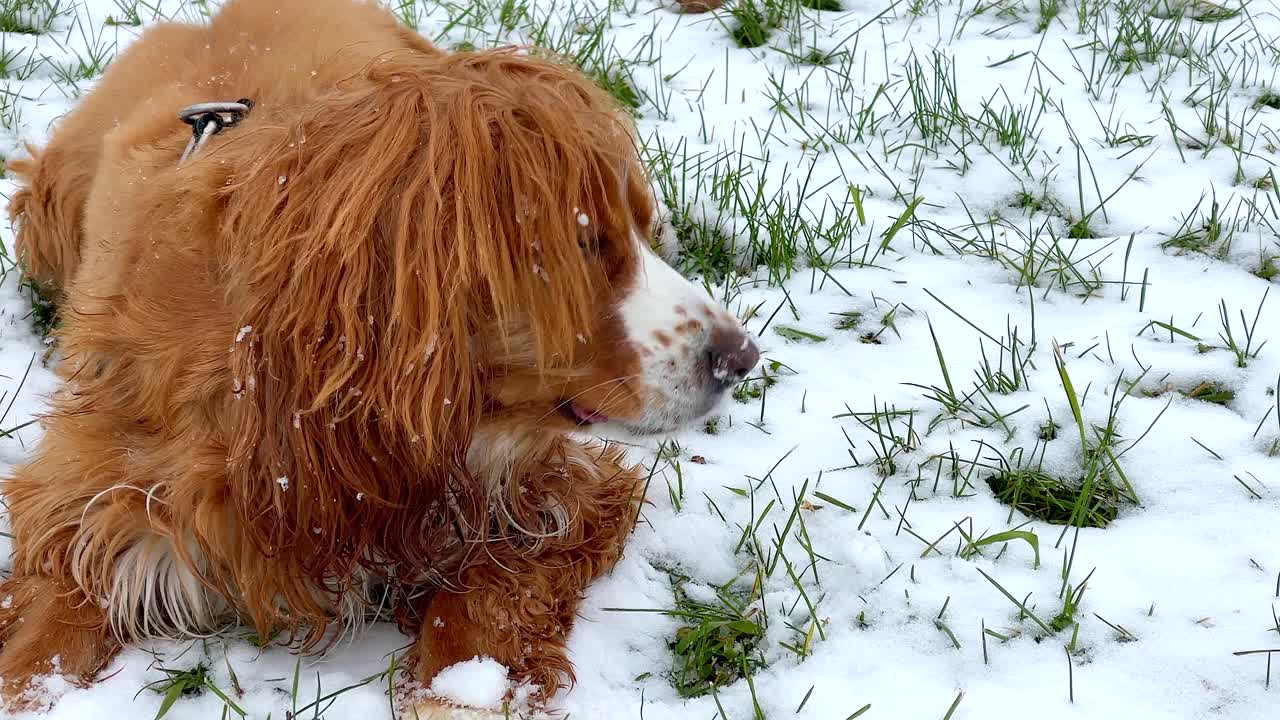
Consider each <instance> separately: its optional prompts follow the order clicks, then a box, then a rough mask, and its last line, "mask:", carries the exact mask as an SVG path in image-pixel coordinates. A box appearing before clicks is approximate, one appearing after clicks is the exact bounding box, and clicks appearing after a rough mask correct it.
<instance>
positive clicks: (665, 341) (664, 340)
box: [653, 330, 671, 347]
mask: <svg viewBox="0 0 1280 720" xmlns="http://www.w3.org/2000/svg"><path fill="white" fill-rule="evenodd" d="M653 337H654V338H655V339H656V340H657V341H658V344H659V345H661V346H662V347H671V336H670V335H668V334H666V333H665V332H663V331H661V330H654V331H653Z"/></svg>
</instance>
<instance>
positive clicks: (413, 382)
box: [199, 52, 759, 482]
mask: <svg viewBox="0 0 1280 720" xmlns="http://www.w3.org/2000/svg"><path fill="white" fill-rule="evenodd" d="M241 132H242V136H241V140H236V139H234V138H233V139H230V140H227V141H225V144H223V145H221V146H219V147H217V148H215V149H214V150H213V151H212V152H209V153H206V155H205V156H203V157H201V158H200V159H199V164H202V165H204V166H206V167H207V168H213V170H211V172H223V173H227V174H228V177H226V179H225V181H220V182H221V184H222V187H223V190H222V192H221V193H220V198H221V202H222V206H221V208H220V209H219V215H220V218H221V227H222V233H223V237H224V242H225V243H227V246H228V252H229V253H233V254H234V255H235V257H234V259H233V260H232V262H231V266H232V267H233V268H234V272H235V273H236V275H237V277H234V278H232V283H231V286H232V287H233V288H234V290H233V294H234V295H236V296H235V297H233V298H232V302H233V303H234V304H236V305H237V306H238V307H240V308H241V317H240V321H239V323H238V332H237V333H236V337H235V338H228V342H229V343H230V344H231V346H232V353H233V361H232V366H233V372H234V373H235V378H234V387H235V388H236V390H237V393H238V395H239V397H240V400H239V401H237V402H240V403H241V407H243V408H244V409H243V410H242V411H240V412H241V416H242V417H241V420H240V421H239V422H240V423H241V426H242V427H243V432H245V433H247V434H249V435H251V436H252V437H253V440H252V442H251V443H250V442H249V441H246V443H245V445H246V446H245V447H241V448H235V449H233V453H252V454H253V455H254V456H256V457H257V458H258V460H257V463H256V464H260V465H281V464H285V465H288V464H294V465H296V464H297V463H298V462H303V463H306V464H311V465H313V466H314V467H313V471H320V472H323V471H324V469H322V468H321V467H319V466H320V465H322V464H323V463H326V462H332V459H333V457H334V456H338V457H339V458H341V459H342V460H343V462H344V463H355V462H357V461H359V462H363V461H361V460H359V457H358V456H360V455H363V456H366V457H373V458H374V461H375V462H378V461H380V460H381V459H384V458H385V459H386V460H390V461H394V458H397V457H400V458H402V459H403V458H407V457H408V456H416V457H417V458H418V459H420V460H428V459H430V458H431V457H439V456H440V453H441V452H442V451H443V452H449V448H453V450H454V451H458V450H460V451H461V452H463V453H465V451H466V445H467V443H469V440H470V436H471V433H472V432H473V431H474V429H475V427H476V426H477V423H478V422H479V420H480V418H481V417H483V416H484V415H486V414H499V413H502V414H506V415H508V416H514V417H519V418H523V419H524V420H523V421H524V422H537V423H540V424H544V425H550V426H554V427H559V428H561V429H569V428H571V427H573V426H577V425H585V424H594V423H603V422H612V423H616V424H618V425H621V426H623V427H625V428H628V429H630V430H632V431H635V432H640V433H652V432H661V431H666V430H671V429H674V428H677V427H679V426H681V425H684V424H687V423H690V422H692V421H695V420H696V419H698V418H699V417H701V416H702V415H704V414H705V413H707V412H708V411H709V410H710V409H711V408H712V407H713V406H714V405H715V403H716V402H717V401H718V400H719V399H720V398H721V397H722V396H723V395H724V394H725V392H726V390H727V389H728V388H729V387H731V386H732V385H733V384H734V383H736V382H737V381H739V380H740V379H742V378H743V377H744V376H745V375H746V374H747V373H748V372H749V371H750V370H751V369H752V368H753V367H754V365H755V364H756V362H757V360H758V357H759V353H758V351H757V350H756V348H755V345H754V344H753V343H752V341H751V340H750V338H749V337H748V336H747V335H746V334H745V332H744V331H743V328H742V327H741V325H740V323H739V322H738V321H737V320H736V319H735V318H734V317H733V316H732V315H730V314H729V313H727V312H726V311H724V310H723V309H721V308H720V307H719V306H718V305H717V304H716V303H715V302H713V301H712V299H711V298H710V297H709V296H708V295H707V293H706V292H705V291H703V290H702V289H700V288H698V287H697V286H695V285H693V284H691V283H690V282H688V281H687V280H685V279H684V278H682V277H681V276H680V275H679V274H678V273H677V272H675V271H674V270H673V269H672V268H670V267H669V266H668V265H666V264H665V263H664V262H663V261H662V260H661V259H660V258H659V257H658V256H657V255H656V254H655V253H654V251H653V249H652V244H653V242H654V240H653V234H654V232H655V225H656V223H655V222H654V203H653V199H652V195H651V191H650V188H649V186H648V182H647V179H646V177H645V173H644V171H643V168H642V166H641V164H640V161H639V159H638V156H637V152H636V149H635V144H634V139H633V134H632V132H631V128H630V125H629V124H628V123H627V122H626V121H625V120H624V118H623V116H622V115H621V114H620V113H618V112H617V111H616V107H615V104H614V103H613V102H612V101H611V99H610V98H609V97H608V96H607V95H606V94H605V93H603V92H602V91H600V90H599V89H597V88H596V87H595V86H593V85H592V84H591V83H590V81H589V80H587V79H586V78H585V77H583V76H582V75H581V74H580V73H578V72H577V71H575V70H573V69H570V68H567V67H565V66H563V65H561V64H558V63H554V62H551V61H547V60H541V59H537V58H533V57H529V56H526V55H523V54H519V53H516V52H485V53H465V54H455V55H449V56H424V55H413V54H406V55H404V56H389V57H386V58H383V59H381V60H380V61H378V62H375V63H373V64H372V65H371V66H369V67H368V68H367V69H366V71H365V72H363V73H362V74H360V75H359V76H357V77H353V78H351V79H350V80H349V81H347V82H346V83H344V84H342V85H341V86H339V87H337V88H334V89H333V90H332V91H330V92H329V93H328V94H326V95H325V96H323V97H321V98H319V99H318V100H316V101H315V102H313V103H311V104H310V105H308V106H307V107H305V108H303V109H302V110H301V111H300V112H299V110H298V109H297V108H293V109H284V108H280V109H276V108H272V107H270V105H269V104H268V103H262V104H260V105H259V107H258V108H256V109H255V117H253V118H251V121H250V122H249V123H247V124H246V129H245V130H243V131H241ZM249 445H251V447H249ZM289 470H290V468H287V467H280V468H278V469H273V470H270V472H280V473H284V472H287V471H289ZM338 470H340V471H343V472H347V473H353V472H355V470H356V469H355V468H354V467H353V466H349V467H347V468H345V469H342V468H338ZM294 471H297V469H296V468H295V469H294ZM261 472H268V471H267V470H266V469H263V470H261ZM370 482H373V480H372V479H371V480H370Z"/></svg>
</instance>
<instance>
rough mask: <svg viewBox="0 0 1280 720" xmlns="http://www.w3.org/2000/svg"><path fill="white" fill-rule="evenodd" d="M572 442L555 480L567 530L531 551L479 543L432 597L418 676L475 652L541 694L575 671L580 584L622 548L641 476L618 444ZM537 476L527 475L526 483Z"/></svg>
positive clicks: (426, 677) (415, 659)
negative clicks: (571, 651) (568, 645)
mask: <svg viewBox="0 0 1280 720" xmlns="http://www.w3.org/2000/svg"><path fill="white" fill-rule="evenodd" d="M572 452H573V453H581V455H580V456H579V457H578V458H577V459H576V461H570V462H567V463H566V465H565V468H566V471H565V472H564V473H563V474H562V475H560V476H559V478H558V480H557V481H556V483H555V485H556V490H557V492H556V493H555V496H556V498H557V499H558V501H560V502H561V503H562V504H563V506H564V507H563V508H562V510H563V511H564V512H563V516H562V517H563V518H564V520H565V521H566V526H565V527H564V528H563V531H562V532H561V533H560V534H558V535H557V536H556V537H553V538H549V539H546V540H545V541H544V542H543V544H542V545H541V546H540V547H539V549H538V550H536V551H534V552H532V553H530V552H529V551H527V550H525V549H522V548H520V547H518V545H519V543H518V542H516V543H512V542H507V541H499V542H490V543H488V544H486V545H485V546H484V547H483V548H482V549H480V550H479V551H478V552H479V553H484V555H483V559H482V560H481V561H480V562H479V563H478V564H474V565H472V566H470V567H468V568H467V569H465V570H464V571H463V572H462V573H461V575H460V577H459V578H458V582H457V584H458V588H459V589H457V590H450V589H446V590H440V591H439V592H438V593H437V594H436V595H435V596H434V597H433V598H432V599H431V601H430V603H429V605H428V606H427V608H426V611H425V613H424V614H423V616H422V617H421V622H422V628H421V632H420V635H419V638H418V641H417V643H416V646H415V648H414V653H413V656H412V658H411V662H412V663H413V665H412V667H413V673H414V675H415V677H416V679H417V680H418V681H419V682H421V683H423V684H424V685H426V684H429V683H430V682H431V680H432V678H434V677H435V675H436V674H437V673H438V672H439V671H440V670H443V669H444V668H446V667H449V666H450V665H453V664H455V663H458V662H463V661H466V660H470V659H472V658H474V657H476V656H486V657H490V658H492V659H494V660H497V661H498V662H500V663H502V664H503V665H505V666H506V667H507V668H508V669H509V670H510V671H511V674H512V678H511V679H512V680H513V681H514V682H516V683H526V682H527V683H530V684H532V685H534V686H535V689H536V692H537V698H538V699H546V698H548V697H550V696H551V695H552V694H554V693H555V692H556V691H557V690H558V689H560V688H561V687H562V686H564V685H565V683H566V682H569V683H571V682H572V681H573V677H574V673H573V667H572V665H571V663H570V662H569V659H568V656H567V653H566V651H565V639H566V638H567V636H568V634H569V630H570V628H571V627H572V626H573V621H574V618H575V613H576V611H577V607H578V603H579V601H580V599H581V595H582V592H583V590H584V589H585V588H586V587H587V585H588V584H589V583H590V582H591V581H592V580H594V579H595V578H597V577H599V576H600V575H602V574H604V573H605V572H607V571H608V570H610V569H611V568H612V567H613V565H614V564H615V563H616V562H617V560H618V559H619V557H621V555H622V549H623V545H624V543H625V541H626V538H627V536H628V535H629V534H630V531H631V527H632V524H633V523H634V521H635V517H636V512H637V508H638V505H639V502H640V500H641V498H640V493H641V489H640V486H641V484H642V483H641V478H640V476H639V475H638V474H637V473H636V472H635V471H634V470H631V469H628V468H625V467H623V466H622V465H621V464H620V462H621V458H620V453H619V452H618V451H616V450H613V449H603V450H602V449H601V448H599V447H595V448H587V447H582V446H576V445H575V447H574V448H573V449H572ZM538 482H539V481H538V479H536V478H530V483H531V484H533V485H535V487H533V488H529V489H530V490H531V491H536V490H537V488H536V485H537V483H538ZM432 707H434V706H432ZM428 717H429V716H428ZM441 717H450V716H449V715H441ZM460 717H462V716H460ZM499 717H500V716H499Z"/></svg>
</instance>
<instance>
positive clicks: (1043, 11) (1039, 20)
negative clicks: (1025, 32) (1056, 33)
mask: <svg viewBox="0 0 1280 720" xmlns="http://www.w3.org/2000/svg"><path fill="white" fill-rule="evenodd" d="M1039 4H1040V7H1039V12H1038V14H1037V15H1036V32H1038V33H1042V32H1044V31H1046V30H1048V29H1049V26H1050V25H1051V24H1053V21H1054V20H1056V19H1057V17H1058V13H1060V12H1062V3H1061V1H1060V0H1039Z"/></svg>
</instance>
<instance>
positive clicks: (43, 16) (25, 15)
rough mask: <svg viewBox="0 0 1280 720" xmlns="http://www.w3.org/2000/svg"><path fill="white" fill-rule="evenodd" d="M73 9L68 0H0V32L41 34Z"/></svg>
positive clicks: (50, 28)
mask: <svg viewBox="0 0 1280 720" xmlns="http://www.w3.org/2000/svg"><path fill="white" fill-rule="evenodd" d="M74 11H75V9H74V7H73V6H72V5H71V3H70V2H68V0H0V32H9V33H19V34H22V35H43V34H45V33H47V32H49V31H50V30H52V29H53V26H54V23H55V22H56V21H57V20H58V19H59V18H61V17H63V16H64V15H67V14H70V13H72V12H74Z"/></svg>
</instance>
